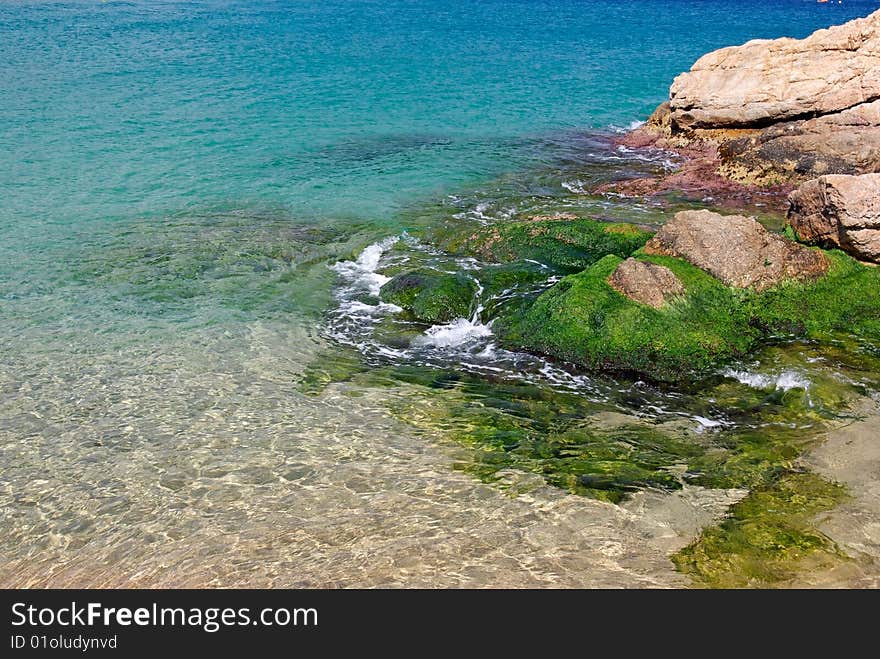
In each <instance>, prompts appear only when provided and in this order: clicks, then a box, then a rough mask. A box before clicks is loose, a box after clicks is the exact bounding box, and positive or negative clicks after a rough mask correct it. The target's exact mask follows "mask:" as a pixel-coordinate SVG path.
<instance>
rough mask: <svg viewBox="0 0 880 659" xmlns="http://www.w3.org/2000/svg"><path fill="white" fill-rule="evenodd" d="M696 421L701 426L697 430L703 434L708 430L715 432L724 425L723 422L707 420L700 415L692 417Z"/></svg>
mask: <svg viewBox="0 0 880 659" xmlns="http://www.w3.org/2000/svg"><path fill="white" fill-rule="evenodd" d="M691 418H692V419H693V420H694V421H696V422H697V423H698V424H699V425H698V426H697V428H696V431H697V432H698V433H702V432H704V431H706V430H714V429H715V428H720V427H722V426H723V425H724V424H723V423H721V421H716V420H715V419H707V418H706V417H704V416H700V415H699V414H695V415H694V416H692V417H691Z"/></svg>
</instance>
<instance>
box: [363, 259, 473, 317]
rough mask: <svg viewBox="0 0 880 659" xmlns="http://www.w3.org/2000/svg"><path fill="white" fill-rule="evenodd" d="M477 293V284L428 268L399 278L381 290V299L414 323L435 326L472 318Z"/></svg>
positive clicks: (461, 275)
mask: <svg viewBox="0 0 880 659" xmlns="http://www.w3.org/2000/svg"><path fill="white" fill-rule="evenodd" d="M476 292H477V283H476V282H475V281H474V280H473V279H472V278H470V277H468V276H466V275H463V274H460V273H459V274H447V273H443V272H438V271H435V270H429V269H426V268H425V269H419V270H408V271H406V272H403V273H401V274H399V275H396V276H395V277H393V278H392V279H391V280H390V281H388V282H387V283H386V284H385V285H384V286H382V289H381V291H380V293H379V296H380V297H381V299H382V300H383V301H384V302H389V303H391V304H396V305H398V306H399V307H403V308H404V309H405V310H406V311H408V312H409V313H410V314H412V316H413V317H414V318H415V319H417V320H419V321H421V322H423V323H429V324H433V323H446V322H449V321H450V320H454V319H455V318H467V317H469V316H470V314H471V311H472V309H473V306H474V296H475V295H476Z"/></svg>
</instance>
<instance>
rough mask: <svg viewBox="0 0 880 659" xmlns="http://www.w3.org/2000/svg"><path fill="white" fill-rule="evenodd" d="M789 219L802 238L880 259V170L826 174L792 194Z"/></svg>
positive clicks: (877, 260) (862, 257)
mask: <svg viewBox="0 0 880 659" xmlns="http://www.w3.org/2000/svg"><path fill="white" fill-rule="evenodd" d="M789 203H790V208H789V212H788V221H789V223H790V224H791V226H792V228H793V229H794V230H795V232H796V233H797V235H798V237H799V238H800V239H801V240H804V241H806V242H810V243H813V244H816V245H821V246H823V247H837V248H840V249H843V250H844V251H846V252H848V253H849V254H851V255H853V256H855V257H856V258H858V259H862V260H865V261H873V262H875V263H880V174H864V175H862V176H840V175H830V176H822V177H820V178H818V179H815V180H812V181H808V182H806V183H804V184H803V185H801V186H800V187H799V188H798V189H797V190H795V191H794V192H792V193H791V195H790V196H789Z"/></svg>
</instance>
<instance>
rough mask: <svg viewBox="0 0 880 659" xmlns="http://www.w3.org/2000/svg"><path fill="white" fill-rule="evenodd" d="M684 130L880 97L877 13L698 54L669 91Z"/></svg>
mask: <svg viewBox="0 0 880 659" xmlns="http://www.w3.org/2000/svg"><path fill="white" fill-rule="evenodd" d="M669 96H670V109H671V111H672V117H671V120H672V122H673V123H675V124H676V125H678V126H681V127H685V128H737V127H754V126H762V125H766V124H768V123H778V122H780V121H790V120H792V119H802V118H806V117H814V116H818V115H827V114H830V113H836V112H841V111H843V110H846V109H848V108H852V107H855V106H857V105H860V104H863V103H869V102H871V101H874V100H876V99H878V98H880V11H877V12H874V13H873V14H871V15H870V16H867V17H865V18H860V19H856V20H853V21H850V22H848V23H845V24H843V25H838V26H835V27H831V28H828V29H825V30H818V31H816V32H814V33H813V34H811V35H810V36H809V37H807V38H806V39H791V38H782V39H772V40H767V39H757V40H754V41H749V42H748V43H746V44H744V45H742V46H733V47H730V48H722V49H720V50H716V51H714V52H711V53H709V54H707V55H704V56H703V57H701V58H700V59H699V60H697V62H696V63H695V64H694V65H693V67H692V68H691V70H690V71H689V72H687V73H683V74H681V75H680V76H678V77H677V78H676V79H675V81H674V82H673V83H672V87H671V89H670V94H669Z"/></svg>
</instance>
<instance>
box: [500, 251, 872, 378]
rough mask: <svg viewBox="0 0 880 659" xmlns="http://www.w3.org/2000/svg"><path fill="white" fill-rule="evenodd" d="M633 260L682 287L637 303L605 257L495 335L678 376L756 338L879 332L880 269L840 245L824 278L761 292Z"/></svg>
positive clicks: (678, 267) (612, 367) (585, 362)
mask: <svg viewBox="0 0 880 659" xmlns="http://www.w3.org/2000/svg"><path fill="white" fill-rule="evenodd" d="M636 257H637V258H641V259H645V260H650V261H652V262H655V263H659V264H660V265H664V266H666V267H668V268H669V269H670V270H672V271H673V272H674V273H675V274H676V276H678V278H679V279H680V280H681V282H682V283H683V285H684V287H685V290H686V294H685V295H684V296H682V297H680V298H676V299H673V300H671V301H670V302H669V303H668V304H666V305H665V306H664V307H663V308H661V309H653V308H651V307H648V306H646V305H643V304H640V303H638V302H634V301H633V300H630V299H629V298H627V297H625V296H623V295H622V294H620V293H618V292H617V291H615V290H614V289H613V288H612V287H611V286H610V285H609V284H608V281H607V279H608V277H609V276H610V275H611V273H612V272H613V271H614V269H615V268H616V267H617V265H618V264H619V263H620V262H621V259H620V258H619V257H616V256H607V257H605V258H603V259H602V260H600V261H599V262H598V263H596V264H594V265H593V266H591V267H590V268H587V269H586V270H584V271H582V272H579V273H577V274H574V275H569V276H568V277H565V278H564V279H562V280H561V281H559V282H558V283H557V284H556V285H554V286H553V287H552V288H550V289H548V290H547V291H545V292H544V293H542V294H541V295H540V296H539V297H538V298H537V299H536V300H535V301H534V303H533V304H531V305H530V306H525V307H519V308H518V309H515V310H514V311H513V312H511V313H508V314H507V315H502V317H501V318H500V319H499V321H498V323H497V324H496V327H497V331H498V333H499V336H501V337H502V339H503V340H504V342H505V344H506V345H508V346H509V347H511V348H514V349H526V350H531V351H535V352H540V353H543V354H546V355H550V356H552V357H556V358H558V359H561V360H564V361H568V362H572V363H574V364H577V365H578V366H581V367H585V368H589V369H594V370H606V371H616V372H629V373H634V374H637V375H638V376H639V377H646V378H648V379H651V380H654V381H660V382H675V383H687V382H692V381H695V380H699V379H701V378H704V377H706V376H709V375H711V374H712V373H713V372H715V371H716V370H717V368H718V367H719V366H721V365H723V364H724V363H726V362H728V361H730V360H731V359H733V358H737V357H743V356H745V355H747V354H749V353H750V352H752V351H753V350H754V349H755V348H756V347H757V346H758V345H759V344H760V342H762V341H764V342H766V341H770V340H774V341H778V340H780V339H783V338H784V339H789V340H790V339H794V338H810V339H818V340H831V339H833V338H834V337H835V336H836V335H837V334H839V333H841V332H846V333H849V334H850V335H853V336H855V337H858V338H863V339H866V340H870V341H877V340H878V339H880V270H878V269H876V268H870V267H866V266H864V265H862V264H860V263H858V262H857V261H855V260H854V259H852V258H851V257H849V256H847V255H845V254H843V253H841V252H830V253H828V259H829V260H830V262H831V267H830V269H829V272H828V274H827V275H826V276H824V277H822V278H820V279H818V280H816V281H812V282H801V281H796V280H790V281H787V282H784V283H782V284H780V285H779V286H777V287H775V288H773V289H770V290H768V291H766V292H763V293H756V292H754V291H751V290H739V289H733V288H730V287H727V286H725V285H724V284H722V283H721V282H719V281H718V280H716V279H715V278H714V277H711V276H710V275H709V274H707V273H705V272H703V271H702V270H700V269H699V268H696V267H695V266H692V265H690V264H688V263H686V262H685V261H682V260H680V259H676V258H672V257H663V256H647V255H644V254H640V253H636Z"/></svg>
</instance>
